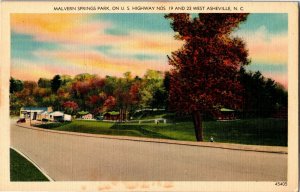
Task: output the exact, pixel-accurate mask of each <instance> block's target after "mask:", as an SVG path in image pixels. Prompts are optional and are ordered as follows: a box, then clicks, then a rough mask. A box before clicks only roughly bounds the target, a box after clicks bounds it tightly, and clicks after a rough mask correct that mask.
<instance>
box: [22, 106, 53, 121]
mask: <svg viewBox="0 0 300 192" xmlns="http://www.w3.org/2000/svg"><path fill="white" fill-rule="evenodd" d="M52 111H53V110H52V107H22V108H21V109H20V118H25V119H31V120H36V119H37V117H38V114H42V113H44V112H48V113H50V112H52Z"/></svg>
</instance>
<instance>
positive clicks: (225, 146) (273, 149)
mask: <svg viewBox="0 0 300 192" xmlns="http://www.w3.org/2000/svg"><path fill="white" fill-rule="evenodd" d="M16 126H18V127H23V128H27V129H32V130H36V131H43V132H51V133H57V134H65V135H75V136H83V137H93V138H104V139H116V140H128V141H139V142H152V143H166V144H175V145H186V146H195V147H211V148H220V149H228V150H240V151H254V152H265V153H279V154H287V153H288V148H287V147H281V146H278V147H277V146H276V147H275V146H261V145H243V144H231V143H216V142H214V143H211V142H193V141H179V140H168V139H155V138H142V137H130V136H111V135H101V134H88V133H78V132H68V131H56V130H48V129H43V128H36V127H32V126H24V125H19V124H16Z"/></svg>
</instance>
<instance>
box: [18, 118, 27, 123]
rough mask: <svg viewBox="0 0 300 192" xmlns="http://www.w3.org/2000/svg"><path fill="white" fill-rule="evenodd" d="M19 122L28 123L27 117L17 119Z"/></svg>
mask: <svg viewBox="0 0 300 192" xmlns="http://www.w3.org/2000/svg"><path fill="white" fill-rule="evenodd" d="M17 123H26V120H25V118H20V119H19V120H18V121H17Z"/></svg>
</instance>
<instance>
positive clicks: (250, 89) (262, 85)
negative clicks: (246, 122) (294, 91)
mask: <svg viewBox="0 0 300 192" xmlns="http://www.w3.org/2000/svg"><path fill="white" fill-rule="evenodd" d="M240 81H241V83H242V84H243V87H244V102H243V110H244V116H245V117H272V115H274V114H275V113H277V112H278V111H279V110H286V109H287V100H288V95H287V91H286V90H285V89H284V88H283V87H282V86H281V85H279V84H278V83H276V82H275V81H274V80H272V79H270V78H265V77H264V76H263V75H262V74H261V73H260V72H259V71H256V72H246V70H245V69H244V68H241V70H240Z"/></svg>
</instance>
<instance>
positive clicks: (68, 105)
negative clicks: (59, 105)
mask: <svg viewBox="0 0 300 192" xmlns="http://www.w3.org/2000/svg"><path fill="white" fill-rule="evenodd" d="M63 108H64V110H65V112H66V113H69V114H71V115H75V114H76V112H77V110H78V105H77V103H76V102H74V101H67V102H64V103H63Z"/></svg>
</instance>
